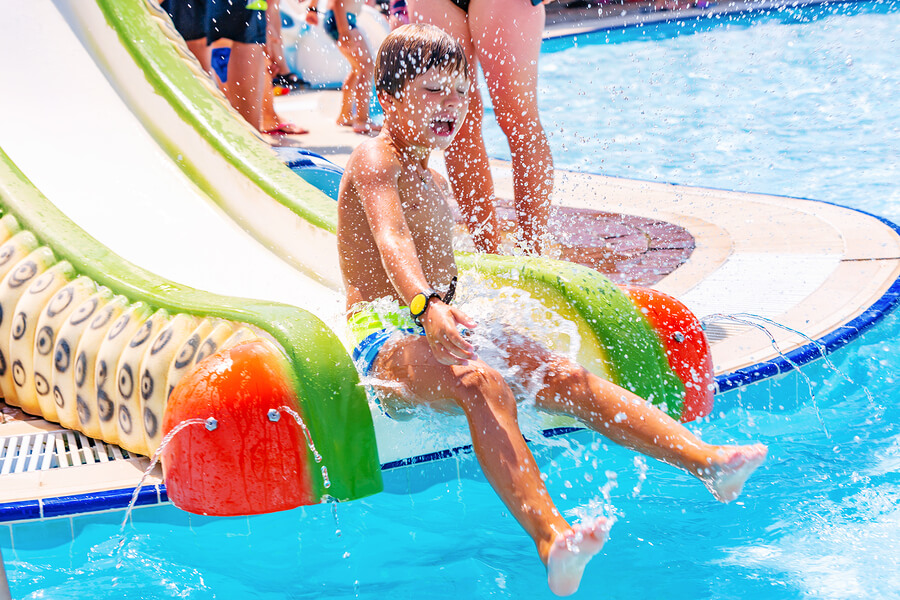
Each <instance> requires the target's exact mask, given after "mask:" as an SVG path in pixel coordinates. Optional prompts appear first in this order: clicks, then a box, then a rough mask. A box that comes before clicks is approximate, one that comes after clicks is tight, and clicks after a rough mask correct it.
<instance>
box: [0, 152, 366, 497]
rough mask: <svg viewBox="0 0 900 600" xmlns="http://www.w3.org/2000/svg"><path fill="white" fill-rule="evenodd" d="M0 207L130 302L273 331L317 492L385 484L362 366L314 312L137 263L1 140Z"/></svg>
mask: <svg viewBox="0 0 900 600" xmlns="http://www.w3.org/2000/svg"><path fill="white" fill-rule="evenodd" d="M0 210H2V212H3V214H12V215H14V216H15V217H16V219H17V220H18V221H19V224H20V225H21V227H22V228H23V229H27V230H29V231H31V232H32V233H33V234H34V235H35V236H36V237H37V238H38V240H39V241H40V242H41V243H42V244H44V245H46V246H48V247H49V248H51V249H52V250H53V252H54V253H55V254H56V256H57V257H58V258H60V259H61V260H66V261H68V262H69V263H70V264H71V265H72V266H73V267H74V268H75V270H76V271H77V272H78V273H79V274H81V275H85V276H87V277H90V278H91V279H93V280H94V281H95V282H96V283H98V284H100V285H104V286H106V287H108V288H109V289H111V290H112V291H113V292H115V293H117V294H122V295H123V296H125V297H127V298H128V299H129V300H130V301H131V302H145V303H147V304H148V305H150V306H151V307H154V308H157V309H159V308H162V309H166V310H167V311H170V312H173V313H187V314H191V315H196V316H203V317H218V318H221V319H227V320H230V321H238V322H242V323H248V324H251V325H254V326H256V327H258V328H259V329H261V330H263V331H265V332H267V333H269V334H270V335H271V336H272V337H273V338H274V339H275V340H276V341H277V342H278V343H279V344H280V345H281V347H282V348H283V349H284V351H285V352H286V354H287V358H288V360H289V361H290V364H291V367H292V370H293V378H294V381H293V382H292V383H293V385H294V388H295V390H296V392H297V398H298V399H299V401H300V404H301V412H302V414H303V417H304V420H305V422H306V425H307V427H308V428H309V430H310V433H311V435H312V439H313V440H314V442H315V445H316V449H317V450H318V452H319V454H320V455H321V456H322V458H323V463H324V464H325V466H326V467H327V469H328V477H329V479H330V487H328V488H327V489H326V487H325V482H324V479H323V477H322V473H321V472H320V470H319V469H318V468H316V467H315V465H316V462H315V459H314V456H313V454H312V451H311V450H308V452H307V454H308V456H307V464H308V465H310V469H309V472H310V478H311V480H312V482H313V486H314V490H313V491H314V492H317V494H316V497H319V498H321V497H323V496H324V495H326V494H327V495H329V496H331V497H333V498H335V499H337V500H350V499H354V498H360V497H363V496H367V495H370V494H374V493H377V492H380V491H382V489H383V484H382V479H381V466H380V463H379V460H378V450H377V446H376V440H375V430H374V426H373V422H372V414H371V412H370V410H369V405H368V401H367V399H366V395H365V391H364V390H363V388H362V387H361V386H360V385H359V376H358V374H357V372H356V368H355V367H354V365H353V363H352V362H351V360H350V357H349V356H348V355H347V352H346V350H345V349H344V347H343V345H342V344H341V342H340V341H339V340H338V338H337V337H336V336H335V335H334V333H333V332H332V331H331V330H330V329H329V328H328V327H327V326H326V325H325V324H324V323H323V322H322V321H321V320H319V319H318V318H317V317H316V316H314V315H313V314H311V313H309V312H308V311H306V310H303V309H301V308H297V307H294V306H288V305H286V304H280V303H274V302H264V301H260V300H249V299H242V298H234V297H226V296H220V295H217V294H212V293H208V292H203V291H200V290H196V289H193V288H190V287H187V286H183V285H180V284H177V283H174V282H171V281H168V280H165V279H163V278H161V277H158V276H156V275H154V274H152V273H150V272H149V271H146V270H144V269H142V268H140V267H138V266H136V265H133V264H131V263H129V262H127V261H126V260H124V259H123V258H121V257H119V256H118V255H116V254H115V253H113V252H112V251H111V250H110V249H109V248H106V247H105V246H104V245H102V244H101V243H100V242H98V241H97V240H96V239H94V238H93V237H91V236H90V235H88V233H87V232H85V231H84V230H83V229H81V228H80V227H78V226H77V225H76V224H75V223H73V222H72V221H71V220H70V219H69V218H68V217H66V216H65V215H64V214H63V213H62V212H61V211H60V210H59V209H58V208H57V207H56V206H55V205H54V204H53V203H52V202H50V201H49V200H48V199H47V198H46V197H45V196H44V195H43V194H42V193H41V192H40V190H38V189H37V188H36V187H35V186H34V184H33V183H32V182H31V181H30V180H29V179H28V178H27V177H26V176H25V174H24V173H22V172H21V171H20V170H19V168H18V167H17V166H16V165H15V164H14V163H13V162H12V160H11V159H10V158H9V156H7V154H6V153H5V152H4V151H3V149H2V148H0Z"/></svg>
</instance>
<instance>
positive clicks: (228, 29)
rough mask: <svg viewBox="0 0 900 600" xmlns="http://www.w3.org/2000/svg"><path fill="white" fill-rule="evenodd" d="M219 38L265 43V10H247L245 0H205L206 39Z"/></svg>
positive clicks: (213, 40)
mask: <svg viewBox="0 0 900 600" xmlns="http://www.w3.org/2000/svg"><path fill="white" fill-rule="evenodd" d="M168 1H169V2H171V1H172V0H168ZM182 1H183V0H182ZM183 35H184V34H182V36H183ZM185 39H187V38H185ZM220 39H226V40H231V41H233V42H240V43H243V44H265V43H266V11H264V10H248V9H247V0H206V41H207V42H208V43H210V44H212V43H213V42H215V41H216V40H220Z"/></svg>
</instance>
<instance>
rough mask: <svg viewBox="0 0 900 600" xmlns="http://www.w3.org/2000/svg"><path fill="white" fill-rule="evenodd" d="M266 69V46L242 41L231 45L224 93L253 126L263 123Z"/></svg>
mask: <svg viewBox="0 0 900 600" xmlns="http://www.w3.org/2000/svg"><path fill="white" fill-rule="evenodd" d="M265 71H266V53H265V46H263V45H262V44H244V43H242V42H234V43H233V44H232V45H231V57H230V58H229V59H228V82H227V83H226V84H225V89H224V92H225V96H226V97H227V98H228V101H229V102H231V105H232V106H233V107H234V108H235V110H237V111H238V113H240V115H241V116H242V117H244V119H245V120H246V121H247V122H248V123H250V124H251V125H252V126H253V127H255V128H256V129H260V128H261V126H262V119H261V115H262V101H263V91H264V82H263V78H264V77H265Z"/></svg>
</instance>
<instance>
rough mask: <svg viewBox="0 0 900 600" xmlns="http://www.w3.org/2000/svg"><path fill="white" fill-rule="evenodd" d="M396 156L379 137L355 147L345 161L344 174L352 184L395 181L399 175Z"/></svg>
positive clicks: (399, 166) (398, 161)
mask: <svg viewBox="0 0 900 600" xmlns="http://www.w3.org/2000/svg"><path fill="white" fill-rule="evenodd" d="M400 168H401V165H400V160H399V159H398V158H397V154H396V153H395V152H394V150H393V148H391V146H390V144H388V142H387V140H386V139H383V138H382V137H381V136H378V137H375V138H372V139H369V140H366V141H365V142H363V143H362V144H360V145H359V146H357V147H356V149H355V150H354V151H353V153H352V154H351V155H350V159H349V160H348V161H347V169H346V171H345V174H346V175H347V176H348V177H350V178H351V180H352V181H354V182H360V181H385V180H394V181H396V179H397V175H398V174H399V173H400Z"/></svg>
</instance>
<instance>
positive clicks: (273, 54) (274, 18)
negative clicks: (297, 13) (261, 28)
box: [266, 0, 291, 79]
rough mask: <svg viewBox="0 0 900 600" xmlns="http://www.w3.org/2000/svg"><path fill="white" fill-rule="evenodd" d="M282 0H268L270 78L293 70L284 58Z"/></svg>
mask: <svg viewBox="0 0 900 600" xmlns="http://www.w3.org/2000/svg"><path fill="white" fill-rule="evenodd" d="M279 4H280V0H268V8H266V55H267V56H268V58H269V63H268V65H269V78H270V79H271V78H272V77H274V76H275V75H287V74H288V73H290V72H291V69H290V67H288V64H287V60H286V59H285V58H284V43H283V42H282V40H281V10H280V9H279V6H278V5H279Z"/></svg>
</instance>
